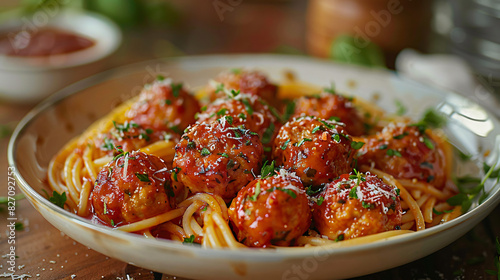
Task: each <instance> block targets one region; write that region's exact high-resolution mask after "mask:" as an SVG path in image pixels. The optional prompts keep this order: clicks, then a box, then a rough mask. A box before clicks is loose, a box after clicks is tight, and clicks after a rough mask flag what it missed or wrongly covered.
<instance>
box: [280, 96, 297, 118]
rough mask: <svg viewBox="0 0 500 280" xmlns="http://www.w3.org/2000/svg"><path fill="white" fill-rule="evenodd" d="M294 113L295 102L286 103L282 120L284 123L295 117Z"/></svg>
mask: <svg viewBox="0 0 500 280" xmlns="http://www.w3.org/2000/svg"><path fill="white" fill-rule="evenodd" d="M294 112H295V101H293V100H290V101H288V102H287V103H286V107H285V112H284V113H283V116H282V117H281V119H282V120H283V121H287V120H288V119H289V118H290V117H291V116H292V115H293V113H294Z"/></svg>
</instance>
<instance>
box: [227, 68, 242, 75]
mask: <svg viewBox="0 0 500 280" xmlns="http://www.w3.org/2000/svg"><path fill="white" fill-rule="evenodd" d="M229 71H231V73H233V74H235V75H239V74H241V69H240V68H232V69H231V70H229Z"/></svg>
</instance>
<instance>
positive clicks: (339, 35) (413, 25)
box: [0, 0, 500, 90]
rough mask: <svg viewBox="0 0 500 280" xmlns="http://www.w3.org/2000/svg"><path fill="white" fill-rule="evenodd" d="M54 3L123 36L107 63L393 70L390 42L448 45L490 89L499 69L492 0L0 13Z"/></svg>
mask: <svg viewBox="0 0 500 280" xmlns="http://www.w3.org/2000/svg"><path fill="white" fill-rule="evenodd" d="M62 8H70V9H78V10H85V11H91V12H95V13H99V14H101V15H104V16H106V17H108V18H110V19H111V20H112V21H114V22H115V23H116V24H117V25H119V27H120V29H121V30H122V32H123V41H122V42H121V45H120V48H119V49H118V51H117V52H115V53H114V54H113V55H112V59H111V60H110V61H109V62H108V64H107V67H114V66H118V65H123V64H129V63H133V62H137V61H143V60H146V59H153V58H162V57H169V56H179V55H193V54H210V53H262V52H265V53H285V54H297V55H311V56H318V57H325V58H329V59H332V60H334V61H340V62H344V63H353V64H361V65H367V66H375V67H388V68H391V69H393V68H394V67H395V61H396V58H397V55H398V54H399V53H400V51H401V50H403V49H406V48H411V49H415V50H418V51H420V52H423V53H431V54H436V53H440V54H451V53H453V54H456V55H457V56H459V57H460V58H462V59H464V60H465V61H466V62H467V63H468V65H470V67H472V70H473V71H474V75H475V78H476V79H478V80H479V82H481V83H483V84H485V85H486V86H487V87H488V88H489V89H490V90H494V88H495V87H496V88H498V82H495V81H497V80H498V79H499V78H500V45H499V44H500V36H498V35H500V34H499V33H500V31H499V30H498V27H500V19H499V18H500V2H499V1H495V0H457V1H451V0H450V1H446V0H420V1H410V0H372V1H366V0H309V1H305V0H210V1H195V0H2V1H1V2H0V14H1V15H0V21H1V22H5V21H7V20H9V19H13V18H14V19H15V18H18V19H19V18H21V19H23V20H22V23H23V25H25V26H26V25H29V24H35V25H36V24H37V23H43V22H44V20H45V18H46V17H48V18H51V17H54V16H55V14H57V13H59V12H60V10H61V9H62ZM42 14H45V18H44V16H43V15H42ZM0 31H1V29H0ZM4 32H5V30H4ZM0 35H1V34H0ZM0 38H2V37H1V36H0ZM3 38H5V36H4V37H3ZM1 50H2V49H1V47H0V52H1ZM0 90H1V89H0Z"/></svg>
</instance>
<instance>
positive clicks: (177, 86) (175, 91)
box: [171, 83, 182, 97]
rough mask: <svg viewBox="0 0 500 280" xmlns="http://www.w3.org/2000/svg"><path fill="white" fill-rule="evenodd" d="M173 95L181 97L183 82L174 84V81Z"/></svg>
mask: <svg viewBox="0 0 500 280" xmlns="http://www.w3.org/2000/svg"><path fill="white" fill-rule="evenodd" d="M171 87H172V95H173V96H174V97H179V93H180V90H181V89H182V83H178V84H174V83H172V85H171Z"/></svg>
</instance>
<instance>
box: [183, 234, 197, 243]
mask: <svg viewBox="0 0 500 280" xmlns="http://www.w3.org/2000/svg"><path fill="white" fill-rule="evenodd" d="M194 239H195V236H194V235H193V234H191V236H189V237H188V238H184V241H182V244H193V243H196V242H194Z"/></svg>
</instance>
